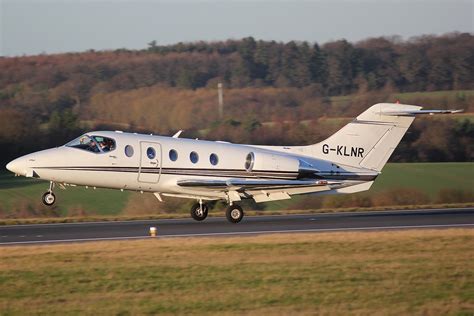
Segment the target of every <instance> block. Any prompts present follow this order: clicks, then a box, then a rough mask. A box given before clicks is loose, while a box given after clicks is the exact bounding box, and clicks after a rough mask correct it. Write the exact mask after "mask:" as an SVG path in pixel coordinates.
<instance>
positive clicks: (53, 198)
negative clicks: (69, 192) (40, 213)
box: [42, 181, 56, 206]
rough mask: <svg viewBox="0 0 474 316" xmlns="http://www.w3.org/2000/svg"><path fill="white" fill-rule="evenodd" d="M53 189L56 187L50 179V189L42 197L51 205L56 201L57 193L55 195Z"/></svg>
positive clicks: (45, 202)
mask: <svg viewBox="0 0 474 316" xmlns="http://www.w3.org/2000/svg"><path fill="white" fill-rule="evenodd" d="M53 189H54V182H53V181H50V182H49V190H48V191H47V192H45V193H44V194H43V197H42V200H43V204H44V205H47V206H51V205H53V204H54V202H56V195H54V193H53Z"/></svg>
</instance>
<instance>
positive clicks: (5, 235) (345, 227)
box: [0, 208, 474, 245]
mask: <svg viewBox="0 0 474 316" xmlns="http://www.w3.org/2000/svg"><path fill="white" fill-rule="evenodd" d="M150 227H156V229H157V236H158V237H167V238H170V237H198V236H232V235H249V234H267V233H292V232H314V233H317V232H330V231H367V230H394V229H415V228H419V229H424V228H432V229H442V228H454V227H464V228H474V208H463V209H432V210H403V211H382V212H352V213H327V214H304V215H276V216H247V217H244V219H243V220H242V222H240V223H239V224H231V223H229V222H227V220H226V219H225V218H224V217H209V218H207V219H206V220H205V221H203V222H196V221H194V220H192V219H163V220H145V221H143V220H142V221H119V222H90V223H89V222H88V223H68V224H38V225H11V226H0V245H19V244H39V243H59V242H80V241H93V240H120V239H140V238H149V236H150V235H149V229H150Z"/></svg>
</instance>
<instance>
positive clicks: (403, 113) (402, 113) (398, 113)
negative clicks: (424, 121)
mask: <svg viewBox="0 0 474 316" xmlns="http://www.w3.org/2000/svg"><path fill="white" fill-rule="evenodd" d="M462 111H463V110H401V111H394V110H392V109H390V110H387V111H383V110H382V111H380V114H382V115H389V116H413V115H422V114H428V115H434V114H453V113H460V112H462Z"/></svg>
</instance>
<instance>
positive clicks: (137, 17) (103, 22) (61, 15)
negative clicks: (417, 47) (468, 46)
mask: <svg viewBox="0 0 474 316" xmlns="http://www.w3.org/2000/svg"><path fill="white" fill-rule="evenodd" d="M0 22H1V23H0V55H2V56H15V55H24V54H25V55H34V54H40V53H58V52H71V51H85V50H88V49H95V50H102V49H117V48H130V49H137V48H138V49H140V48H145V47H147V43H149V42H150V41H152V40H156V41H157V43H158V44H171V43H177V42H190V41H198V40H206V41H215V40H225V39H229V38H233V39H238V38H242V37H246V36H253V37H255V38H256V39H264V40H277V41H290V40H306V41H310V42H318V43H325V42H328V41H331V40H337V39H341V38H345V39H347V40H349V41H357V40H361V39H364V38H367V37H373V36H390V35H401V36H402V37H403V38H405V39H406V38H409V37H411V36H416V35H421V34H444V33H448V32H453V31H459V32H471V33H472V32H473V31H474V0H451V1H449V0H444V1H405V0H402V1H401V0H399V1H394V0H379V1H376V0H373V1H354V0H346V1H340V0H337V1H330V0H320V1H317V0H314V1H301V0H294V1H270V0H260V1H243V0H233V1H232V0H221V1H199V0H194V1H193V0H186V1H184V0H175V1H158V0H148V1H144V0H138V1H117V0H102V1H97V0H75V1H73V0H62V1H60V0H0Z"/></svg>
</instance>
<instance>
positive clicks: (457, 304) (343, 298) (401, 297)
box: [0, 227, 474, 315]
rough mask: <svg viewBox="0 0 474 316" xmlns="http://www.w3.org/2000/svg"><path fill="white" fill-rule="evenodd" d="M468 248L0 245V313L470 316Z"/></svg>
mask: <svg viewBox="0 0 474 316" xmlns="http://www.w3.org/2000/svg"><path fill="white" fill-rule="evenodd" d="M158 231H159V227H158ZM473 243H474V231H473V230H468V229H465V230H424V231H399V232H372V233H330V234H329V233H328V234H295V235H288V234H282V235H267V236H257V237H245V238H243V237H240V238H217V239H211V238H194V239H191V238H186V239H153V240H144V241H128V242H127V241H122V242H99V243H84V244H66V245H48V246H26V247H6V248H3V249H2V251H1V252H0V282H1V285H2V286H0V311H1V313H2V314H3V315H25V314H28V315H35V314H43V315H70V314H90V315H92V314H94V315H97V314H101V315H102V314H104V315H143V314H159V313H164V314H194V315H202V314H219V315H223V314H224V315H229V314H251V315H262V314H266V315H274V314H279V315H281V314H285V315H294V314H304V315H307V314H331V315H346V314H355V315H373V314H378V315H400V314H411V315H462V314H465V315H472V313H473V312H474V282H472V280H473V279H474V260H473V259H474V250H473V248H472V244H473Z"/></svg>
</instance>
